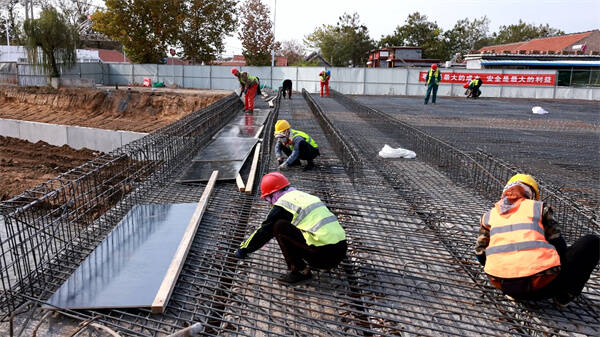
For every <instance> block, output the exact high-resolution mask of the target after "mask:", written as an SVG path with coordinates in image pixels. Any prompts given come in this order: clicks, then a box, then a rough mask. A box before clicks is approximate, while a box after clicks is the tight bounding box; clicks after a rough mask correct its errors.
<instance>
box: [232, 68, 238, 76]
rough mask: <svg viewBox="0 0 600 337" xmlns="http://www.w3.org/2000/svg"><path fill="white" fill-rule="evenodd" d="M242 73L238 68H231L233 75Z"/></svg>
mask: <svg viewBox="0 0 600 337" xmlns="http://www.w3.org/2000/svg"><path fill="white" fill-rule="evenodd" d="M239 72H240V71H239V70H237V68H231V73H232V74H234V75H237V74H238V73H239Z"/></svg>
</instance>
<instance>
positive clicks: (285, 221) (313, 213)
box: [235, 172, 347, 285]
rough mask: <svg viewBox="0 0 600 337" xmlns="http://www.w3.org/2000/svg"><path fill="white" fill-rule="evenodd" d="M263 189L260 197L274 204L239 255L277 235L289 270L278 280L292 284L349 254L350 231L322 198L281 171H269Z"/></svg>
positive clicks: (241, 248) (256, 247)
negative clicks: (311, 193)
mask: <svg viewBox="0 0 600 337" xmlns="http://www.w3.org/2000/svg"><path fill="white" fill-rule="evenodd" d="M260 191H261V195H260V197H261V198H262V199H265V200H266V201H268V202H269V203H270V204H271V205H273V207H272V208H271V211H270V212H269V215H267V218H266V219H265V221H263V223H262V224H261V226H260V227H259V228H258V229H257V230H256V231H255V232H254V233H252V235H250V237H249V238H248V239H247V240H246V241H244V242H243V243H242V244H241V245H240V248H239V249H238V250H236V252H235V256H236V257H237V258H240V259H243V258H246V257H247V255H248V254H250V253H252V252H255V251H257V250H258V249H260V248H261V247H262V246H264V245H265V244H266V243H267V242H269V241H270V240H271V239H272V238H273V237H275V239H277V243H278V244H279V248H281V252H282V253H283V257H284V258H285V262H286V263H287V267H288V270H289V273H288V274H287V275H285V276H284V277H283V278H281V279H279V280H278V281H279V282H281V283H284V284H288V285H292V284H297V283H300V282H303V281H306V280H308V279H310V278H311V277H312V274H311V272H310V267H313V268H318V269H331V268H334V267H335V266H337V265H338V264H339V263H340V262H341V261H342V260H343V259H344V258H345V257H346V249H347V244H346V233H345V232H344V229H343V228H342V226H341V225H340V223H339V222H338V219H337V217H336V216H335V215H333V214H332V213H331V211H329V209H328V208H327V206H325V204H324V203H323V202H322V201H321V200H320V199H319V198H318V197H316V196H314V195H310V194H308V193H305V192H301V191H298V190H297V189H296V188H294V187H292V186H290V182H289V181H288V179H287V178H286V177H285V176H284V175H283V174H281V173H279V172H272V173H268V174H266V175H265V176H264V177H263V178H262V181H261V182H260Z"/></svg>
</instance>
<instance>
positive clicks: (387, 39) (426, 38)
mask: <svg viewBox="0 0 600 337" xmlns="http://www.w3.org/2000/svg"><path fill="white" fill-rule="evenodd" d="M378 45H379V47H388V46H410V47H421V48H423V57H424V58H435V59H440V60H447V59H448V58H449V56H450V51H449V50H448V46H447V43H446V41H444V36H443V33H442V29H441V28H440V27H439V26H438V25H437V23H435V22H430V21H428V20H427V16H426V15H421V14H420V13H419V12H414V13H412V14H409V15H408V18H407V19H406V23H405V24H404V25H403V26H397V27H396V30H395V31H394V33H393V34H392V35H387V36H384V37H382V38H381V40H380V41H379V43H378Z"/></svg>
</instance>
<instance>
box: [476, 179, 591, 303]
mask: <svg viewBox="0 0 600 337" xmlns="http://www.w3.org/2000/svg"><path fill="white" fill-rule="evenodd" d="M539 199H540V194H539V188H538V184H537V182H536V181H535V180H534V179H533V177H531V176H530V175H527V174H517V175H515V176H513V177H512V178H510V179H509V180H508V182H507V184H506V186H504V190H503V192H502V197H501V200H500V201H498V202H497V203H496V205H495V206H494V207H493V208H492V209H491V210H489V211H488V212H486V213H485V214H483V216H482V217H481V226H480V230H479V237H478V238H477V245H476V246H475V254H476V257H477V260H479V262H480V263H481V264H482V265H483V266H484V271H485V273H486V274H487V275H488V277H489V279H490V282H491V283H492V284H493V285H494V286H495V287H497V288H499V289H500V290H502V292H503V293H504V294H506V295H508V296H509V297H511V298H512V299H515V300H541V299H548V298H553V299H554V302H555V303H556V304H557V305H559V306H565V305H567V303H569V302H571V301H572V300H573V299H574V298H575V297H577V296H578V295H579V294H580V293H581V291H582V289H583V287H584V285H585V283H586V282H587V280H588V279H589V278H590V275H591V273H592V271H593V270H594V268H595V267H596V266H597V265H598V259H599V254H600V244H599V242H600V238H599V237H598V236H595V235H586V236H584V237H582V238H580V239H579V240H577V242H575V244H573V245H572V246H570V247H568V248H567V244H566V242H565V240H564V239H563V237H562V236H561V234H560V229H559V224H558V223H557V222H556V221H555V220H554V218H553V210H552V208H551V207H550V206H548V205H546V204H545V203H543V202H541V201H539Z"/></svg>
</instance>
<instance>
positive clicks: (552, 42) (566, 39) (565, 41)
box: [478, 31, 593, 54]
mask: <svg viewBox="0 0 600 337" xmlns="http://www.w3.org/2000/svg"><path fill="white" fill-rule="evenodd" d="M592 32H593V31H589V32H583V33H576V34H567V35H560V36H552V37H545V38H539V39H533V40H529V41H522V42H515V43H509V44H501V45H495V46H487V47H483V48H481V49H479V51H478V52H479V53H502V52H505V51H507V52H510V53H513V54H518V53H519V51H521V50H525V51H527V52H530V51H539V52H547V51H554V52H559V51H562V50H565V49H567V48H568V47H569V46H572V45H574V44H576V43H577V42H579V41H581V40H582V39H583V38H585V37H587V36H588V35H590V34H591V33H592Z"/></svg>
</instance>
